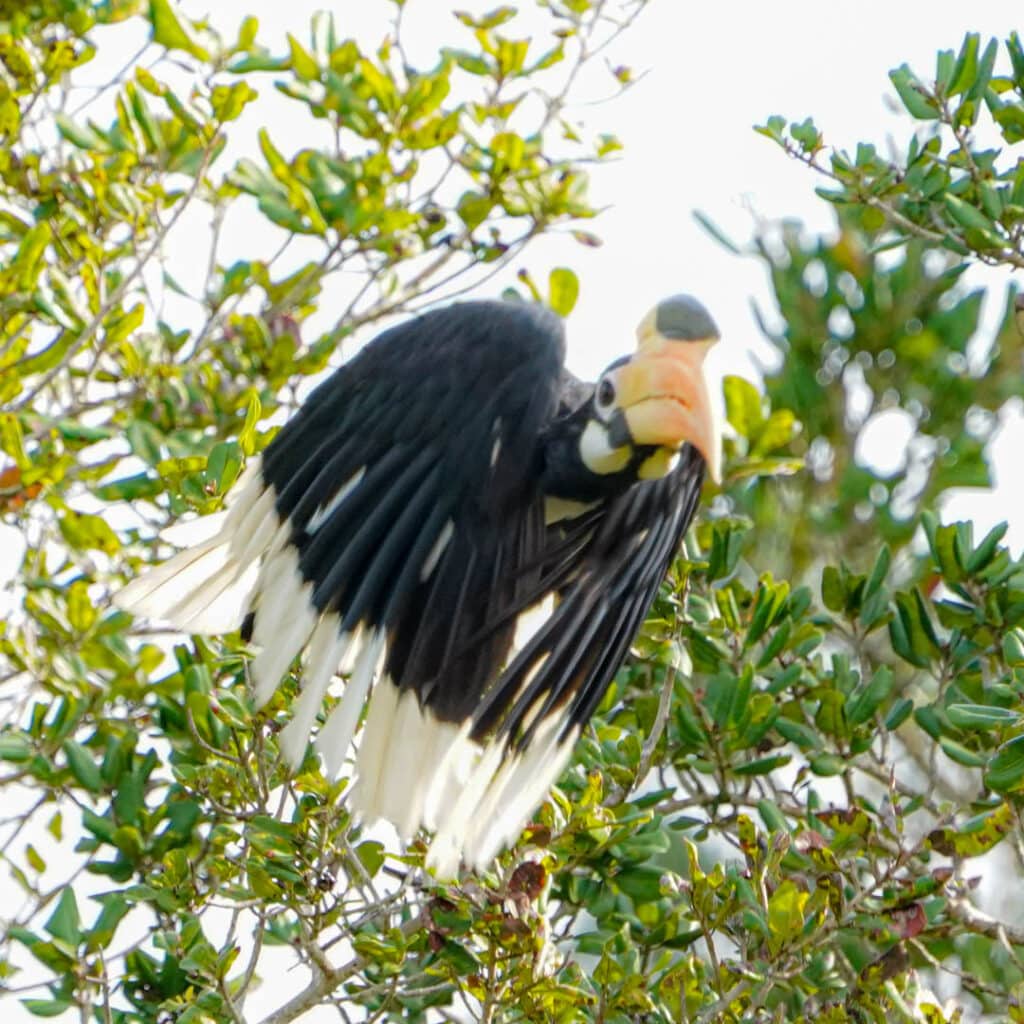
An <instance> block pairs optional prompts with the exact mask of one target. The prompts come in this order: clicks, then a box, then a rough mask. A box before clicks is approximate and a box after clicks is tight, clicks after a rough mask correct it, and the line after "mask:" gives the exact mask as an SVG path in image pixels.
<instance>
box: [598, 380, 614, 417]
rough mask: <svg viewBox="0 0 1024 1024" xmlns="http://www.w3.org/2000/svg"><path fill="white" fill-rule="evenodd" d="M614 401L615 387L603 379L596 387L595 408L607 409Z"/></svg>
mask: <svg viewBox="0 0 1024 1024" xmlns="http://www.w3.org/2000/svg"><path fill="white" fill-rule="evenodd" d="M614 401H615V385H614V384H613V383H612V382H611V381H610V380H609V379H608V378H607V377H605V378H604V380H602V381H601V383H600V384H598V385H597V407H598V408H599V409H607V408H608V407H609V406H610V405H611V404H612V402H614Z"/></svg>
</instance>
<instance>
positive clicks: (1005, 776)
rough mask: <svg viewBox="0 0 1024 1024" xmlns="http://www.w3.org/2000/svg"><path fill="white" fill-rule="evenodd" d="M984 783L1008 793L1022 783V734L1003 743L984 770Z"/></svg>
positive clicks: (1023, 744) (1023, 757)
mask: <svg viewBox="0 0 1024 1024" xmlns="http://www.w3.org/2000/svg"><path fill="white" fill-rule="evenodd" d="M985 785H986V786H988V787H989V789H993V790H995V791H996V792H997V793H1009V792H1013V791H1015V790H1018V789H1020V788H1021V787H1022V785H1024V736H1014V738H1013V739H1012V740H1010V741H1009V742H1007V743H1004V744H1003V745H1002V746H1001V747H1000V748H999V750H998V751H997V753H996V755H995V757H993V758H992V760H991V761H989V763H988V767H987V768H986V770H985Z"/></svg>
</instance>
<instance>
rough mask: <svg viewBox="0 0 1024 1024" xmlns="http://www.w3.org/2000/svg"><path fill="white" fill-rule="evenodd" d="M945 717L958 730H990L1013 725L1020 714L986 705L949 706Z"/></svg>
mask: <svg viewBox="0 0 1024 1024" xmlns="http://www.w3.org/2000/svg"><path fill="white" fill-rule="evenodd" d="M946 715H947V716H948V717H949V720H950V722H952V723H953V725H955V726H957V727H958V728H960V729H992V728H996V727H999V726H1005V725H1015V724H1016V723H1017V722H1019V721H1020V718H1021V715H1020V712H1017V711H1013V710H1011V709H1010V708H999V707H992V706H991V705H988V704H950V705H949V706H948V707H947V708H946Z"/></svg>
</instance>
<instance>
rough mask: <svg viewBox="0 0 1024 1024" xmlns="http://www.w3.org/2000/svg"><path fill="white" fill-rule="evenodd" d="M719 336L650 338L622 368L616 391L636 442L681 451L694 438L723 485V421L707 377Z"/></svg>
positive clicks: (713, 478)
mask: <svg viewBox="0 0 1024 1024" xmlns="http://www.w3.org/2000/svg"><path fill="white" fill-rule="evenodd" d="M717 340H718V339H717V338H715V337H709V338H702V339H694V340H686V341H678V340H672V339H667V338H664V337H662V338H659V339H657V340H655V339H648V340H647V341H646V343H644V344H642V345H641V349H640V351H639V352H638V353H637V355H635V356H633V358H632V359H630V361H629V362H628V363H626V364H624V365H623V366H622V367H621V368H620V369H619V371H618V373H617V374H616V392H617V397H618V402H619V405H620V408H621V409H622V412H623V416H624V417H625V420H626V426H627V428H628V429H629V433H630V437H631V438H632V440H633V442H634V444H639V445H657V446H659V447H663V448H671V449H678V448H681V447H682V446H683V444H685V443H686V442H689V443H690V444H692V445H693V446H694V447H695V448H696V449H697V451H699V452H700V453H701V455H702V456H703V457H704V461H705V463H706V464H707V468H708V475H709V476H710V477H711V479H712V480H714V481H715V483H720V482H721V463H722V432H721V423H720V422H719V419H718V416H717V415H716V414H715V409H714V406H713V405H712V403H711V396H710V393H709V391H708V384H707V379H706V377H705V375H704V357H705V355H706V354H707V351H708V349H709V348H710V347H711V346H712V345H713V344H714V343H715V341H717ZM659 342H660V343H659Z"/></svg>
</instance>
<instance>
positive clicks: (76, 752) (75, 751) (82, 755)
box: [62, 739, 103, 793]
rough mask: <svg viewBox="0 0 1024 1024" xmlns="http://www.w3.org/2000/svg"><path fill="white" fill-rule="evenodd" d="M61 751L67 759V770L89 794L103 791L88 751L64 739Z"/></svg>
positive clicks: (72, 741)
mask: <svg viewBox="0 0 1024 1024" xmlns="http://www.w3.org/2000/svg"><path fill="white" fill-rule="evenodd" d="M62 749H63V751H64V756H65V757H66V758H67V759H68V768H69V769H70V771H71V774H72V775H73V776H74V777H75V778H76V779H77V780H78V782H79V784H80V785H82V786H84V787H85V788H86V789H87V790H89V792H90V793H99V792H100V791H101V790H102V789H103V778H102V776H101V775H100V770H99V767H98V766H97V764H96V762H95V761H94V760H93V758H92V755H91V754H90V753H89V751H88V750H86V749H85V747H83V746H82V745H81V744H79V743H77V742H76V741H75V740H72V739H66V740H65V741H64V744H63V747H62Z"/></svg>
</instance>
